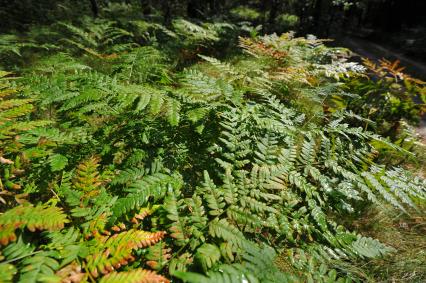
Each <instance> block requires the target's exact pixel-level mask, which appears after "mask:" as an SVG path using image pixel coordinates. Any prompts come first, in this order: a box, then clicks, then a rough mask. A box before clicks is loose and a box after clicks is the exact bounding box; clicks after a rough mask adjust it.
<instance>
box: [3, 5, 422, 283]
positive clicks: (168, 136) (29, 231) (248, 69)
mask: <svg viewBox="0 0 426 283" xmlns="http://www.w3.org/2000/svg"><path fill="white" fill-rule="evenodd" d="M126 7H127V6H126ZM126 7H124V6H120V7H118V6H110V7H109V10H108V11H107V12H108V13H115V12H117V11H115V10H114V9H120V10H123V11H126V9H127V8H126ZM59 26H60V28H63V29H65V30H66V33H65V34H64V38H63V39H62V40H60V41H59V42H60V44H63V43H66V45H64V46H62V47H61V48H62V51H64V52H66V53H59V54H56V55H52V54H47V55H44V54H39V56H40V57H42V58H41V59H40V60H37V62H36V63H34V64H33V65H31V64H30V66H28V67H27V68H25V69H23V70H22V78H20V79H17V80H15V81H14V83H13V84H12V82H10V81H9V79H7V80H6V79H4V80H3V81H5V82H6V83H5V85H4V86H2V90H1V93H2V95H1V96H0V99H1V100H0V109H2V110H3V109H4V111H3V112H1V114H0V117H4V119H3V120H4V121H0V133H1V135H0V142H1V144H2V145H3V147H2V152H1V155H0V157H1V158H2V159H1V160H0V161H1V166H2V167H1V170H2V171H1V172H2V175H1V180H2V186H1V187H0V189H1V195H0V196H1V198H0V201H2V202H3V203H5V204H6V206H5V207H4V208H3V207H2V210H1V212H2V214H1V215H0V228H1V232H0V234H1V235H0V242H1V244H2V247H1V249H0V252H1V256H2V258H1V260H2V261H4V262H2V263H0V270H4V272H2V275H1V276H4V281H6V282H7V281H13V282H38V281H49V282H51V281H53V282H55V281H56V282H60V281H63V282H80V281H82V282H85V281H89V280H91V281H99V282H168V279H166V278H180V279H181V280H184V281H188V282H222V281H223V282H350V281H351V280H355V281H356V280H359V279H360V278H362V275H360V274H359V273H356V272H353V271H352V270H351V269H350V268H342V267H341V266H344V264H343V263H348V264H351V263H353V262H356V261H361V260H364V261H365V260H370V259H374V258H381V257H385V256H387V255H388V254H389V253H392V252H394V249H393V248H392V247H389V246H387V245H384V244H382V243H381V242H379V241H378V240H376V239H373V238H368V237H365V236H362V235H360V234H359V233H358V232H357V231H353V227H351V226H349V225H346V223H344V219H346V218H349V217H356V216H357V215H359V214H360V213H362V211H363V209H364V208H365V207H367V205H371V203H374V204H375V205H381V204H383V203H385V202H387V203H390V204H391V205H393V206H395V207H396V208H397V209H399V210H401V211H402V212H403V213H404V212H406V211H407V209H408V208H409V207H410V208H411V207H412V208H416V207H417V206H418V203H419V202H421V201H423V200H424V199H425V198H426V190H425V187H426V182H425V180H423V179H421V178H418V177H415V176H414V175H412V174H411V173H409V172H408V171H407V170H405V169H402V168H397V167H392V166H387V164H381V163H380V162H379V161H380V160H378V158H377V148H375V146H377V144H379V143H380V144H384V145H386V146H388V147H389V148H391V149H392V150H393V151H395V152H400V154H401V155H404V154H407V152H406V151H403V150H402V149H401V148H399V147H398V146H396V145H394V144H392V143H391V142H389V141H387V140H385V139H384V138H382V137H381V136H380V135H378V134H377V133H376V132H371V131H368V130H367V129H363V128H360V127H358V123H359V122H365V121H369V120H368V117H365V116H364V115H363V113H359V112H349V111H347V109H345V108H344V106H345V105H347V103H348V101H351V99H353V97H354V96H353V95H352V94H350V93H348V91H347V86H348V81H347V80H350V79H352V78H353V79H354V80H359V79H360V74H362V73H363V71H364V68H363V67H362V66H361V65H358V64H356V63H352V62H348V61H347V57H346V56H345V53H344V52H343V51H344V50H342V49H336V48H329V47H326V46H325V45H324V44H323V42H324V41H323V40H318V39H316V38H313V37H310V38H308V39H305V38H295V37H294V35H293V34H292V33H287V34H283V35H282V36H277V35H270V36H261V37H254V38H250V39H248V38H241V39H240V46H241V47H242V50H241V51H243V54H240V55H238V56H236V57H234V58H233V59H232V60H229V61H226V60H219V59H216V58H214V57H213V56H212V54H210V53H209V51H212V50H214V48H213V47H215V46H217V45H220V44H222V43H223V40H224V39H226V36H228V35H229V34H231V33H230V31H231V30H232V31H234V32H236V27H235V26H233V25H228V24H223V23H205V24H196V23H192V22H189V21H187V20H184V19H178V20H175V21H173V23H172V24H171V26H170V27H168V28H166V27H164V26H161V25H160V24H159V23H151V22H148V21H146V22H144V21H142V20H141V21H134V20H133V19H132V20H131V21H130V20H129V21H126V20H125V19H120V20H119V21H118V20H117V21H109V20H82V23H81V25H77V24H75V25H71V24H68V23H61V24H60V25H59ZM141 34H144V35H145V36H141ZM65 46H67V47H65ZM235 48H236V47H235ZM202 51H206V52H202ZM200 52H202V54H199V53H200ZM5 75H7V74H5ZM17 89H19V90H20V92H19V95H18V93H16V90H17ZM21 90H22V91H21ZM21 93H22V97H20V96H21ZM370 118H371V117H370ZM3 148H4V149H3ZM3 184H4V185H3ZM13 192H14V193H13ZM278 260H282V261H284V263H285V266H286V267H287V268H281V269H280V268H278V267H277V265H276V264H275V263H276V261H278ZM339 264H341V265H339ZM2 279H3V278H2Z"/></svg>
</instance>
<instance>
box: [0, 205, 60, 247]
mask: <svg viewBox="0 0 426 283" xmlns="http://www.w3.org/2000/svg"><path fill="white" fill-rule="evenodd" d="M67 222H68V220H67V216H66V215H65V214H64V213H63V212H62V210H61V209H60V208H58V207H48V206H44V205H40V206H17V207H15V208H12V209H10V210H8V211H6V212H5V213H3V214H2V215H0V231H2V232H1V238H0V243H1V244H2V245H7V244H8V243H9V241H15V240H16V235H15V230H16V229H18V228H24V227H26V228H28V230H30V231H32V232H34V231H35V230H50V231H53V230H60V229H62V228H63V227H64V224H65V223H67Z"/></svg>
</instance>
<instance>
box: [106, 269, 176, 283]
mask: <svg viewBox="0 0 426 283" xmlns="http://www.w3.org/2000/svg"><path fill="white" fill-rule="evenodd" d="M99 282H101V283H121V282H128V283H169V282H170V281H169V280H168V279H166V278H165V277H163V276H161V275H158V274H156V273H155V272H154V271H150V270H145V269H134V270H132V271H127V272H112V273H110V274H108V275H106V276H104V277H102V278H101V280H100V281H99Z"/></svg>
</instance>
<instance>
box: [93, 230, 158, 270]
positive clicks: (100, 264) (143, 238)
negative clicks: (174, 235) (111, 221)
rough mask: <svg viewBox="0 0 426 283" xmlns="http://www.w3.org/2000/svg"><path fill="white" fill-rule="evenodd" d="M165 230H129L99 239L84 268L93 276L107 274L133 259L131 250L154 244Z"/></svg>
mask: <svg viewBox="0 0 426 283" xmlns="http://www.w3.org/2000/svg"><path fill="white" fill-rule="evenodd" d="M164 235H165V232H162V231H160V232H153V233H152V232H146V231H142V230H134V229H133V230H129V231H125V232H121V233H119V234H115V235H113V236H110V237H105V236H104V237H103V238H101V239H99V242H98V243H97V246H96V248H95V250H94V251H93V253H92V254H91V255H89V256H88V257H87V258H86V262H87V264H86V268H87V269H88V271H89V272H90V273H91V274H92V275H93V276H95V277H97V276H98V275H99V273H102V274H107V273H109V272H112V271H113V270H114V268H119V267H120V266H123V265H126V264H128V262H130V261H133V260H134V257H133V256H132V252H133V250H136V249H141V248H144V247H148V246H151V245H154V244H155V243H157V242H158V241H160V240H161V239H162V238H163V237H164Z"/></svg>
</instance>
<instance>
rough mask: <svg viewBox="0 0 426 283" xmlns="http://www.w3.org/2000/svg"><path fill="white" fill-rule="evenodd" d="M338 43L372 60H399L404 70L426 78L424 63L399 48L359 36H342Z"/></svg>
mask: <svg viewBox="0 0 426 283" xmlns="http://www.w3.org/2000/svg"><path fill="white" fill-rule="evenodd" d="M337 42H338V43H339V45H341V46H345V47H347V48H349V49H351V50H352V51H354V52H355V53H357V54H358V55H359V56H361V57H367V58H370V59H373V60H378V59H381V58H386V59H388V60H391V61H393V60H399V61H401V65H402V66H405V67H406V72H407V73H408V74H410V75H412V76H414V77H417V78H419V79H422V80H426V63H425V62H421V61H418V60H415V59H413V58H410V57H407V56H406V55H404V54H403V53H402V52H400V51H399V50H395V49H394V48H392V47H389V46H384V45H381V44H377V43H374V42H371V41H369V40H366V39H362V38H359V37H349V36H347V37H343V38H340V39H339V40H338V41H337Z"/></svg>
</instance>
